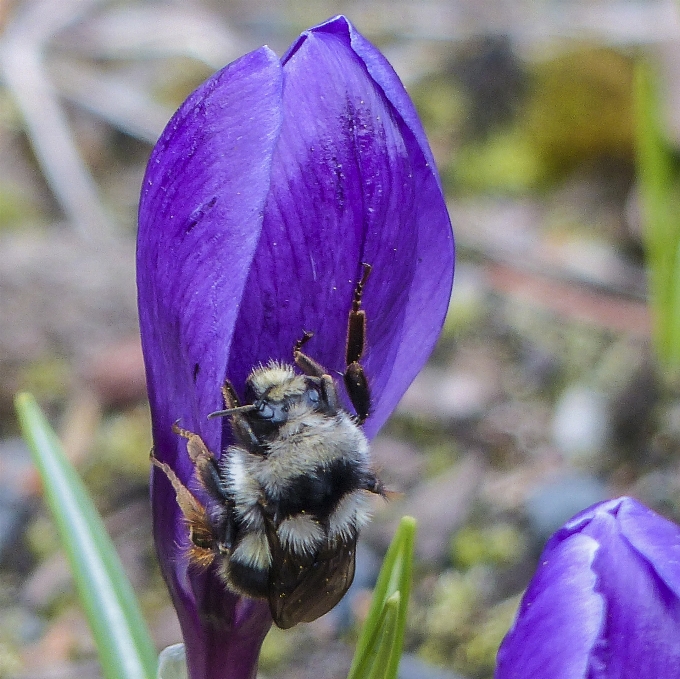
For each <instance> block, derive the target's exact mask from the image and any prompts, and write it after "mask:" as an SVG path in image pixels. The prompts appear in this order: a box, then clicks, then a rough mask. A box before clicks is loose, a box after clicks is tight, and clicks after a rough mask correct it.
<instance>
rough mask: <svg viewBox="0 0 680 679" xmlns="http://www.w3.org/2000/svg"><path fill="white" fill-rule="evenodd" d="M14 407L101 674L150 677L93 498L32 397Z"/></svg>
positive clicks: (151, 654) (129, 599)
mask: <svg viewBox="0 0 680 679" xmlns="http://www.w3.org/2000/svg"><path fill="white" fill-rule="evenodd" d="M16 409H17V414H18V417H19V423H20V425H21V429H22V431H23V435H24V438H25V439H26V441H27V443H28V444H29V447H30V449H31V453H32V455H33V460H34V462H35V464H36V467H37V468H38V471H39V473H40V476H41V479H42V483H43V487H44V495H45V500H46V502H47V504H48V506H49V508H50V511H51V512H52V514H53V516H54V518H55V521H56V524H57V528H58V530H59V534H60V537H61V541H62V544H63V546H64V550H65V552H66V556H67V558H68V560H69V563H70V566H71V570H72V572H73V577H74V580H75V583H76V587H77V590H78V594H79V596H80V599H81V602H82V605H83V608H84V610H85V613H86V615H87V618H88V622H89V624H90V627H91V629H92V634H93V636H94V639H95V643H96V645H97V650H98V652H99V658H100V662H101V665H102V670H103V673H104V676H105V677H106V679H153V677H154V676H155V673H156V651H155V648H154V645H153V642H152V641H151V637H150V635H149V632H148V629H147V626H146V622H145V621H144V618H143V616H142V614H141V610H140V608H139V604H138V602H137V599H136V597H135V594H134V591H133V589H132V586H131V585H130V582H129V580H128V579H127V576H126V575H125V572H124V570H123V567H122V565H121V563H120V559H119V558H118V555H117V553H116V550H115V548H114V546H113V544H112V542H111V540H110V538H109V537H108V535H107V533H106V530H105V528H104V524H103V522H102V520H101V518H100V516H99V514H98V513H97V511H96V509H95V507H94V504H93V503H92V500H91V499H90V497H89V495H88V493H87V491H86V489H85V487H84V485H83V483H82V481H81V480H80V477H79V476H78V474H77V472H76V471H75V469H74V468H73V467H72V466H71V464H70V463H69V462H68V460H67V459H66V456H65V455H64V452H63V450H62V447H61V443H60V442H59V439H58V438H57V436H56V434H55V433H54V431H53V430H52V429H51V427H50V426H49V424H48V422H47V420H46V419H45V417H44V415H43V414H42V412H41V411H40V408H39V407H38V405H37V403H36V402H35V400H34V399H33V397H32V396H30V395H29V394H20V395H18V396H17V398H16Z"/></svg>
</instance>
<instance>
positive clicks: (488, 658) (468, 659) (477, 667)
mask: <svg viewBox="0 0 680 679" xmlns="http://www.w3.org/2000/svg"><path fill="white" fill-rule="evenodd" d="M518 605H519V597H513V598H512V599H508V600H506V601H503V602H501V603H500V604H498V605H496V606H494V607H493V608H491V609H490V610H489V611H487V613H486V614H485V616H484V618H483V620H482V621H481V622H480V624H478V625H477V626H476V627H475V629H474V633H473V634H472V636H471V637H470V639H468V640H467V641H466V642H465V643H462V644H461V645H460V646H459V647H458V649H457V651H456V653H455V659H454V663H453V664H454V666H455V667H456V669H458V670H459V671H460V672H463V673H465V674H468V675H469V676H480V675H482V676H484V675H488V676H491V675H492V674H493V669H494V667H495V666H496V654H497V653H498V647H499V646H500V644H501V641H503V637H504V636H505V635H506V633H507V631H508V629H509V628H510V625H511V624H512V621H513V618H514V616H515V612H516V611H517V607H518Z"/></svg>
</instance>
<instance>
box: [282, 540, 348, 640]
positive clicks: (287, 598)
mask: <svg viewBox="0 0 680 679" xmlns="http://www.w3.org/2000/svg"><path fill="white" fill-rule="evenodd" d="M274 541H275V542H276V543H278V542H279V541H278V539H277V538H276V537H274ZM271 542H272V540H271V538H270V548H271V547H272V545H271ZM273 547H274V548H273V549H272V556H273V559H272V566H271V568H270V572H269V608H270V609H271V613H272V617H273V618H274V622H275V623H276V624H277V625H278V626H279V627H280V628H281V629H288V628H289V627H293V626H294V625H297V624H298V623H299V622H312V621H313V620H316V619H317V618H319V617H321V616H322V615H323V614H324V613H328V611H330V610H331V608H333V607H334V606H335V605H336V604H337V603H338V602H339V601H340V599H342V597H343V596H344V595H345V592H346V591H347V590H348V589H349V586H350V585H351V584H352V580H354V561H355V555H356V537H354V538H352V539H351V540H349V541H347V542H339V543H338V544H337V545H336V547H335V548H334V549H328V550H324V551H322V552H321V553H320V554H319V555H318V556H317V557H316V558H306V559H305V558H300V557H298V556H297V555H295V554H292V553H291V552H286V551H284V550H283V549H282V548H281V545H280V544H278V546H277V545H273ZM277 557H278V558H277Z"/></svg>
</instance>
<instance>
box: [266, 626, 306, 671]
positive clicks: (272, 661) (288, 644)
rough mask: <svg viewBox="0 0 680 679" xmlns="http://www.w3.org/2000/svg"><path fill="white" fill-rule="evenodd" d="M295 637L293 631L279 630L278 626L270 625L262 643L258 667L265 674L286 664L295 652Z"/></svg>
mask: <svg viewBox="0 0 680 679" xmlns="http://www.w3.org/2000/svg"><path fill="white" fill-rule="evenodd" d="M296 638H297V635H296V633H295V632H292V633H291V632H289V631H284V630H280V629H279V628H278V627H272V628H271V630H269V634H267V636H266V637H265V638H264V642H263V644H262V650H261V651H260V660H259V669H260V670H261V671H262V672H264V673H265V674H266V673H267V672H274V671H276V670H277V669H278V668H280V667H282V666H283V665H285V664H287V663H288V662H289V661H290V659H291V658H292V657H293V653H294V652H295V648H296V646H297V644H296V643H295V641H296Z"/></svg>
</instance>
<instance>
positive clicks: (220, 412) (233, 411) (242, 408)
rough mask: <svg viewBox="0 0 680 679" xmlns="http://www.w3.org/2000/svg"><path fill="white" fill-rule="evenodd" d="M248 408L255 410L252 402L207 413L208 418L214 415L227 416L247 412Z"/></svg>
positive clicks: (255, 407)
mask: <svg viewBox="0 0 680 679" xmlns="http://www.w3.org/2000/svg"><path fill="white" fill-rule="evenodd" d="M250 410H257V406H256V405H255V404H254V403H250V404H248V405H245V406H238V407H237V408H228V409H227V410H216V411H215V412H214V413H210V414H209V415H208V419H210V420H211V419H213V418H214V417H229V416H230V415H234V414H236V413H247V412H248V411H250Z"/></svg>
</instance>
